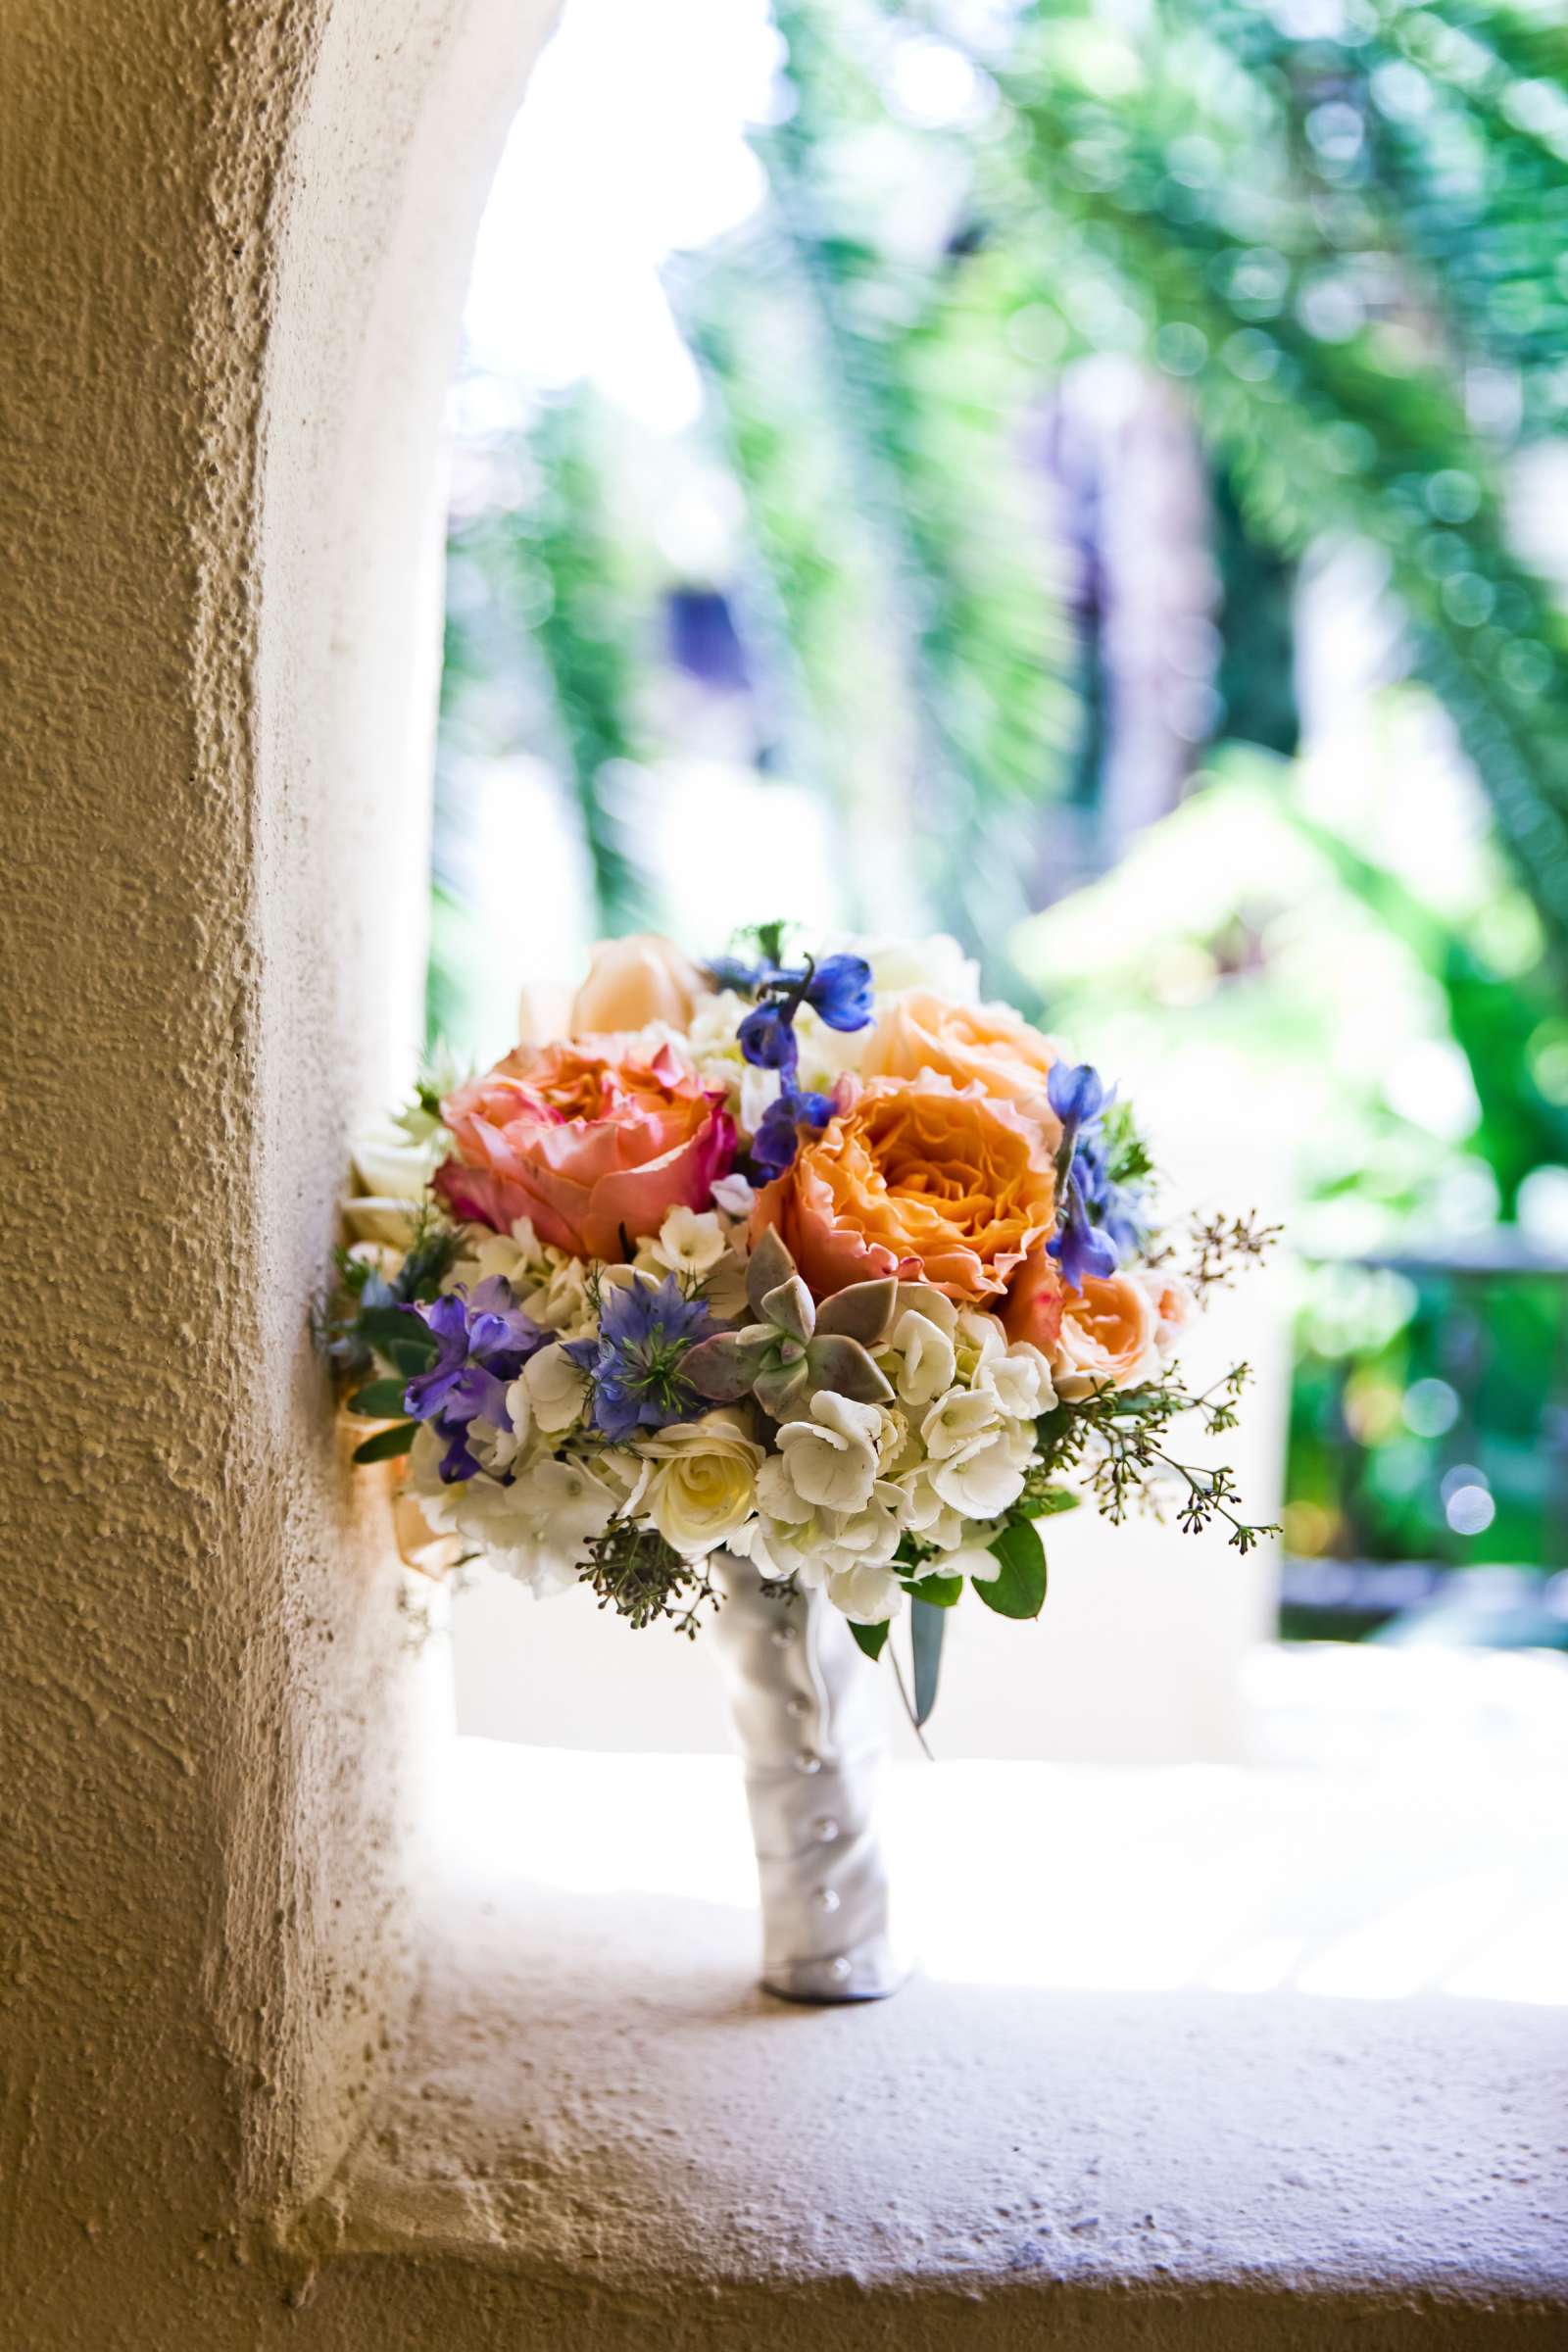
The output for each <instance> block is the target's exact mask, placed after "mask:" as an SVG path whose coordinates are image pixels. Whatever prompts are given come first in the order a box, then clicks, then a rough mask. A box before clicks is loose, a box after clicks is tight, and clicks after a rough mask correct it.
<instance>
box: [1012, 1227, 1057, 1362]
mask: <svg viewBox="0 0 1568 2352" xmlns="http://www.w3.org/2000/svg"><path fill="white" fill-rule="evenodd" d="M1065 1290H1066V1285H1065V1284H1064V1283H1063V1281H1062V1278H1061V1268H1060V1267H1059V1266H1058V1265H1057V1263H1056V1261H1055V1259H1054V1257H1053V1256H1052V1255H1051V1253H1050V1251H1049V1250H1048V1249H1047V1247H1046V1244H1045V1243H1044V1242H1043V1241H1040V1242H1036V1244H1035V1246H1034V1248H1033V1249H1032V1250H1030V1252H1029V1254H1028V1256H1027V1257H1026V1258H1025V1259H1024V1261H1023V1264H1022V1265H1021V1266H1020V1267H1019V1268H1018V1271H1017V1273H1016V1274H1015V1275H1014V1276H1013V1278H1012V1280H1011V1282H1009V1283H1008V1285H1007V1303H1006V1305H1005V1307H1004V1308H1003V1310H1002V1321H1003V1326H1004V1328H1005V1331H1006V1334H1007V1337H1008V1339H1009V1340H1027V1341H1029V1343H1030V1344H1031V1346H1033V1347H1035V1348H1039V1349H1040V1350H1041V1352H1042V1353H1043V1354H1045V1355H1049V1356H1054V1354H1055V1352H1056V1336H1057V1334H1058V1333H1059V1331H1060V1330H1061V1315H1062V1306H1063V1300H1064V1294H1065Z"/></svg>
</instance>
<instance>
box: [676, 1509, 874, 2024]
mask: <svg viewBox="0 0 1568 2352" xmlns="http://www.w3.org/2000/svg"><path fill="white" fill-rule="evenodd" d="M713 1581H714V1583H715V1584H716V1585H717V1586H718V1587H719V1588H720V1590H721V1591H722V1593H723V1594H724V1601H723V1605H722V1606H721V1607H720V1609H719V1610H718V1612H717V1615H716V1617H715V1618H714V1620H713V1622H712V1624H711V1627H710V1629H709V1633H708V1639H709V1641H711V1642H713V1644H714V1645H715V1647H716V1649H717V1652H718V1655H719V1657H720V1659H721V1660H722V1663H723V1672H724V1678H725V1682H726V1685H727V1687H728V1691H729V1701H730V1708H731V1712H732V1714H733V1716H734V1720H735V1730H736V1734H737V1737H738V1738H739V1740H740V1745H741V1751H742V1755H743V1757H744V1759H745V1767H746V1794H747V1800H748V1802H749V1804H750V1806H751V1814H752V1836H753V1838H754V1841H755V1843H756V1847H757V1875H758V1880H759V1882H760V1890H761V1903H762V1983H763V1985H765V1986H766V1988H767V1990H768V1991H769V1992H776V1993H778V1994H780V1995H781V1996H782V1997H783V1998H784V1999H785V2000H791V2001H875V2000H881V1999H882V1998H884V1996H885V1995H886V1994H888V1993H890V1992H896V1991H897V1990H898V1988H899V1986H900V1985H902V1984H903V1982H904V1979H905V1976H906V1974H907V1971H906V1970H905V1969H904V1968H903V1967H902V1966H901V1965H900V1963H899V1962H898V1960H897V1959H896V1957H895V1955H894V1950H893V1945H892V1942H891V1940H890V1937H889V1933H888V1882H887V1873H886V1870H885V1869H884V1867H883V1862H882V1850H881V1847H880V1846H879V1845H878V1843H877V1839H876V1835H875V1831H874V1828H873V1826H872V1817H873V1808H874V1804H875V1798H876V1785H877V1779H878V1774H879V1770H880V1766H881V1762H882V1755H883V1747H884V1732H883V1723H882V1702H881V1694H880V1692H879V1691H878V1689H877V1685H876V1677H875V1674H874V1672H873V1670H872V1668H871V1666H870V1664H869V1662H868V1661H867V1660H866V1659H865V1658H864V1657H863V1656H862V1655H861V1653H860V1651H859V1650H858V1648H857V1646H856V1643H855V1639H854V1637H853V1635H852V1634H851V1632H850V1629H849V1626H848V1624H847V1622H846V1621H845V1619H844V1617H843V1615H842V1614H841V1613H840V1611H839V1610H837V1609H836V1608H834V1606H833V1605H832V1603H831V1601H829V1600H827V1599H826V1598H825V1596H824V1595H823V1594H822V1593H819V1592H812V1593H806V1592H797V1593H781V1592H779V1591H777V1590H776V1589H775V1590H772V1591H769V1590H768V1589H767V1588H766V1587H765V1586H764V1584H763V1582H762V1579H761V1578H760V1576H759V1575H758V1573H757V1570H756V1569H755V1568H754V1567H753V1566H752V1565H751V1563H750V1562H749V1561H747V1560H736V1559H732V1558H730V1557H729V1555H728V1554H720V1556H719V1558H718V1560H717V1561H716V1562H715V1563H714V1567H713Z"/></svg>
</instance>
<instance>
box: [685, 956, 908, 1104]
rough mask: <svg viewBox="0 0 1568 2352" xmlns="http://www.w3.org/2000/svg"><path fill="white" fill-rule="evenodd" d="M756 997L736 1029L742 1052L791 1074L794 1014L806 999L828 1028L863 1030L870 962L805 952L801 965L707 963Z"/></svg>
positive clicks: (870, 1003)
mask: <svg viewBox="0 0 1568 2352" xmlns="http://www.w3.org/2000/svg"><path fill="white" fill-rule="evenodd" d="M709 968H710V970H711V972H712V973H713V975H714V977H718V976H719V975H720V973H722V974H723V975H724V976H725V977H726V978H728V979H731V980H735V981H737V982H739V983H740V984H741V985H746V986H748V988H749V993H752V994H755V995H756V996H757V997H758V998H760V1003H759V1005H757V1008H756V1010H755V1011H753V1012H749V1013H748V1014H747V1015H746V1018H745V1019H744V1020H743V1021H742V1023H741V1025H740V1029H739V1031H738V1032H737V1034H738V1036H739V1038H740V1047H741V1052H742V1053H743V1054H745V1056H746V1058H747V1060H748V1061H750V1062H755V1063H756V1064H757V1066H758V1067H759V1068H760V1069H764V1070H782V1071H784V1072H785V1074H786V1075H787V1076H788V1075H791V1074H793V1072H794V1069H795V1066H796V1059H797V1054H796V1046H795V1027H794V1023H795V1015H796V1014H797V1013H798V1012H799V1011H800V1009H801V1006H802V1005H810V1007H811V1009H812V1011H813V1012H814V1013H815V1014H816V1015H817V1017H818V1019H819V1020H823V1021H825V1022H826V1023H827V1025H828V1027H829V1028H830V1029H863V1028H864V1027H865V1026H866V1024H867V1022H868V1021H870V1019H871V1017H872V1015H873V1013H874V1011H875V995H876V992H875V987H874V984H873V982H872V978H871V966H870V965H869V964H868V963H867V962H866V960H865V957H864V956H824V957H823V959H822V961H821V962H820V963H817V962H815V961H813V959H812V958H811V957H810V956H808V957H807V959H806V961H805V962H804V963H802V964H758V965H756V966H755V967H748V966H746V965H743V964H735V963H725V964H722V965H711V966H710V967H709Z"/></svg>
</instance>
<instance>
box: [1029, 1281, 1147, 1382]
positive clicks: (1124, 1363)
mask: <svg viewBox="0 0 1568 2352" xmlns="http://www.w3.org/2000/svg"><path fill="white" fill-rule="evenodd" d="M1158 1333H1159V1312H1158V1309H1157V1307H1156V1306H1155V1304H1154V1301H1153V1299H1151V1297H1150V1295H1149V1292H1148V1290H1147V1288H1146V1287H1145V1285H1144V1284H1143V1283H1141V1282H1140V1281H1139V1280H1138V1278H1137V1276H1136V1275H1133V1274H1122V1273H1117V1274H1108V1275H1106V1276H1105V1277H1104V1279H1103V1280H1101V1279H1100V1277H1099V1276H1097V1275H1094V1274H1089V1275H1086V1276H1085V1278H1084V1287H1083V1289H1082V1290H1081V1291H1068V1292H1067V1293H1066V1295H1065V1297H1064V1299H1063V1300H1062V1313H1061V1330H1060V1332H1059V1334H1058V1335H1057V1340H1056V1346H1055V1348H1054V1350H1053V1368H1054V1374H1055V1381H1056V1393H1057V1395H1058V1396H1060V1397H1087V1396H1088V1395H1090V1393H1091V1392H1092V1391H1093V1390H1095V1389H1136V1388H1140V1387H1141V1386H1142V1385H1143V1383H1144V1382H1145V1381H1148V1380H1157V1379H1158V1378H1159V1374H1160V1358H1159V1349H1158V1347H1157V1346H1156V1344H1155V1343H1156V1340H1157V1338H1158Z"/></svg>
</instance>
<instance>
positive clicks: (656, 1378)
mask: <svg viewBox="0 0 1568 2352" xmlns="http://www.w3.org/2000/svg"><path fill="white" fill-rule="evenodd" d="M710 1331H711V1317H710V1315H709V1312H708V1309H707V1307H706V1306H705V1305H704V1304H703V1302H702V1300H701V1299H688V1298H687V1297H686V1296H685V1294H684V1292H683V1291H682V1290H681V1287H680V1284H679V1283H678V1282H677V1281H676V1279H675V1277H674V1275H673V1274H666V1275H665V1277H664V1279H663V1281H662V1282H661V1283H660V1284H658V1285H657V1286H655V1285H654V1284H652V1283H646V1282H642V1281H637V1282H629V1283H616V1284H614V1285H613V1287H612V1286H609V1285H607V1286H606V1288H605V1289H604V1290H603V1291H602V1292H601V1294H600V1308H599V1333H598V1337H597V1338H595V1339H591V1340H574V1341H572V1342H571V1343H570V1344H569V1345H568V1346H567V1348H566V1353H567V1355H569V1356H570V1358H571V1360H572V1362H573V1363H574V1364H575V1365H576V1366H577V1369H578V1370H579V1371H580V1372H584V1373H586V1374H587V1377H588V1382H589V1387H590V1391H591V1396H592V1412H593V1418H594V1421H595V1423H596V1425H597V1426H598V1427H599V1428H600V1429H602V1430H603V1431H604V1433H605V1436H606V1437H607V1438H611V1439H613V1440H615V1441H616V1442H617V1443H618V1442H619V1441H621V1440H623V1439H625V1438H629V1437H630V1436H631V1434H632V1432H633V1431H634V1430H638V1429H664V1428H667V1427H668V1425H669V1423H670V1422H672V1421H690V1420H692V1419H694V1418H695V1416H696V1415H697V1414H699V1413H705V1412H707V1410H708V1404H707V1400H706V1399H705V1398H703V1397H699V1396H698V1394H697V1391H696V1390H695V1389H694V1388H693V1387H692V1386H691V1385H690V1383H689V1382H688V1381H685V1380H683V1379H682V1378H681V1371H680V1367H681V1364H682V1362H683V1360H684V1358H685V1356H686V1355H687V1353H688V1351H689V1350H690V1349H691V1348H694V1347H695V1346H696V1344H697V1342H698V1341H699V1340H705V1339H707V1338H708V1337H709V1334H710Z"/></svg>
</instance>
